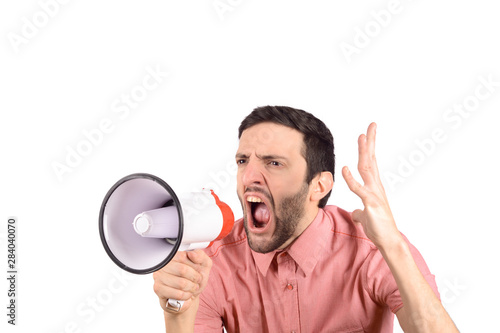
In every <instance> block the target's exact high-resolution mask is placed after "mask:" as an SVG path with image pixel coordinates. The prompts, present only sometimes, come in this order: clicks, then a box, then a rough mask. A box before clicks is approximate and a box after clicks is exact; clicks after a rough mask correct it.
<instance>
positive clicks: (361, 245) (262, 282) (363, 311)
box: [195, 206, 439, 333]
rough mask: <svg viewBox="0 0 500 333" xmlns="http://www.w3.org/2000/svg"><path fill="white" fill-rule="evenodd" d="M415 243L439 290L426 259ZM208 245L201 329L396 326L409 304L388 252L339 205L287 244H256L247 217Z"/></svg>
mask: <svg viewBox="0 0 500 333" xmlns="http://www.w3.org/2000/svg"><path fill="white" fill-rule="evenodd" d="M405 239H406V238H405ZM410 248H411V252H412V255H413V258H414V259H415V261H416V263H417V265H418V267H419V269H420V271H421V272H422V274H423V276H424V277H425V279H426V280H427V282H428V283H429V285H430V286H431V288H432V289H433V290H434V292H435V293H436V295H438V297H439V293H438V291H437V286H436V283H435V280H434V276H433V275H432V274H431V273H430V272H429V269H428V268H427V265H426V264H425V261H424V259H423V258H422V256H421V255H420V253H419V252H418V250H417V249H416V248H415V247H414V246H412V245H411V244H410ZM205 251H206V252H207V254H208V255H209V256H210V257H211V258H212V260H213V267H212V270H211V272H210V277H209V281H208V285H207V287H206V289H205V290H204V291H203V293H202V295H201V296H200V307H199V310H198V313H197V317H196V324H195V332H218V333H220V332H221V331H222V327H225V328H226V330H227V331H228V332H259V333H260V332H270V333H275V332H392V331H393V321H394V313H396V311H398V310H399V309H400V308H401V307H402V306H403V303H402V301H401V296H400V294H399V290H398V288H397V285H396V281H395V280H394V278H393V276H392V274H391V272H390V269H389V267H388V266H387V264H386V262H385V260H384V258H383V257H382V255H381V254H380V252H379V251H378V250H377V248H376V247H375V245H374V244H373V243H372V242H371V241H370V240H369V239H368V238H367V237H366V235H365V234H364V232H363V230H362V228H361V227H356V226H355V225H354V224H353V223H352V222H351V219H350V213H348V212H346V211H344V210H342V209H340V208H338V207H336V206H327V207H325V208H324V209H320V211H319V213H318V215H317V216H316V218H315V219H314V221H313V222H312V223H311V225H310V226H309V227H308V228H307V229H306V230H305V231H304V232H303V233H302V235H300V237H298V238H297V239H296V240H295V242H293V243H292V244H291V245H290V246H289V247H288V248H287V249H285V250H284V251H275V252H272V253H266V254H260V253H256V252H254V251H252V250H251V249H250V248H249V246H248V243H247V238H246V234H245V230H244V228H243V221H242V220H238V221H237V222H236V223H235V226H234V228H233V230H232V231H231V233H230V234H229V235H228V236H227V237H226V238H224V239H222V240H221V241H218V242H216V243H215V244H214V245H213V246H211V247H210V248H208V249H206V250H205Z"/></svg>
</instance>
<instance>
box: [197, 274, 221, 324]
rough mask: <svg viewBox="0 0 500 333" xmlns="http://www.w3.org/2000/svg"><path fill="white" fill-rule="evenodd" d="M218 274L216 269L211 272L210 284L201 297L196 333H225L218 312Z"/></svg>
mask: <svg viewBox="0 0 500 333" xmlns="http://www.w3.org/2000/svg"><path fill="white" fill-rule="evenodd" d="M216 276H217V274H216V272H215V270H214V269H212V271H211V272H210V276H209V278H208V283H207V286H206V287H205V289H204V290H203V292H202V293H201V295H200V305H199V307H198V312H197V313H196V319H195V323H194V331H195V332H196V333H221V332H224V328H223V327H224V324H223V321H222V316H221V314H220V313H219V311H218V310H217V304H216V302H215V300H216V299H217V298H216V297H215V295H216V294H217V290H215V289H216V287H217V283H216V279H217V277H216Z"/></svg>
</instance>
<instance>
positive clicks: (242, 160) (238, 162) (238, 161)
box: [236, 158, 247, 165]
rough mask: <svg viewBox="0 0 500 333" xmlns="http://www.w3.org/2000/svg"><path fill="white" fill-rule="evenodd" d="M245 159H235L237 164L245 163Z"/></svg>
mask: <svg viewBox="0 0 500 333" xmlns="http://www.w3.org/2000/svg"><path fill="white" fill-rule="evenodd" d="M246 161H247V160H246V159H244V158H240V159H237V160H236V164H238V165H241V164H245V163H246Z"/></svg>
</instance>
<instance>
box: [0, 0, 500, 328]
mask: <svg viewBox="0 0 500 333" xmlns="http://www.w3.org/2000/svg"><path fill="white" fill-rule="evenodd" d="M47 3H48V4H50V5H45V6H44V5H43V4H47ZM217 3H219V4H226V6H229V7H226V9H225V11H223V10H221V9H219V11H218V10H217V9H216V8H215V7H214V4H217ZM392 3H394V4H396V5H397V6H396V9H397V10H396V11H394V13H393V14H391V17H390V19H389V18H388V17H387V16H385V17H384V19H385V21H384V22H383V23H384V24H383V25H385V26H383V25H381V24H380V23H377V21H376V19H375V16H377V15H373V14H371V13H372V12H374V13H384V12H383V10H387V9H388V7H390V6H391V5H390V4H391V2H390V1H388V0H386V1H355V2H354V1H290V0H287V1H285V0H282V1H257V0H241V1H236V0H232V1H230V0H222V1H219V2H214V1H213V0H205V1H154V0H145V1H77V0H74V1H68V2H67V3H65V4H62V3H61V4H59V3H58V2H55V1H54V0H53V1H49V0H41V1H15V2H12V1H9V2H8V3H7V2H6V1H5V2H2V4H1V5H0V22H1V23H0V29H1V36H2V39H1V42H0V52H1V53H0V56H1V61H0V85H1V86H0V92H1V98H0V110H1V120H0V123H1V126H2V128H1V131H0V136H1V138H0V145H1V146H0V147H1V151H0V152H1V155H0V156H1V160H0V167H1V172H0V179H1V186H0V199H1V200H0V219H1V220H2V227H1V229H0V236H1V237H0V242H1V244H0V248H1V249H2V250H1V253H2V255H1V258H2V259H1V262H2V263H1V264H0V266H1V267H2V269H3V270H5V272H6V271H7V268H6V262H7V252H6V248H7V240H6V230H7V227H6V224H7V218H8V217H9V216H12V215H13V216H16V217H17V218H18V221H19V225H18V252H17V255H18V269H19V279H18V299H17V301H18V309H17V311H18V317H17V323H18V325H17V326H16V327H12V326H11V325H8V324H7V323H6V322H7V319H8V318H7V317H6V315H5V314H6V312H7V309H6V304H7V301H8V299H7V295H6V294H7V289H8V287H7V281H6V279H5V278H2V282H1V283H0V290H1V292H0V295H2V296H1V299H0V304H2V309H3V310H2V311H1V316H0V318H2V320H1V321H2V323H1V324H0V325H1V327H2V331H4V327H7V328H8V332H15V331H19V332H57V333H59V332H72V331H75V332H110V331H113V332H121V331H123V332H133V331H149V332H161V331H162V330H163V318H162V310H161V308H160V307H159V305H158V302H157V298H156V295H155V294H154V292H153V289H152V285H153V279H152V276H151V275H146V276H136V275H131V274H128V273H123V272H122V271H121V270H120V269H118V268H117V267H116V266H115V265H114V264H113V263H112V261H111V260H110V259H109V258H108V256H107V254H106V253H105V251H104V249H103V247H102V245H101V241H100V238H99V233H98V227H97V220H98V214H99V209H100V205H101V202H102V199H103V197H104V195H105V194H106V192H107V190H108V189H109V188H110V187H111V185H113V184H114V183H115V182H116V181H117V180H118V179H119V178H121V177H123V176H125V175H127V174H130V173H134V172H149V173H153V174H156V175H158V176H160V177H162V178H163V179H165V180H166V181H167V182H168V183H169V184H170V185H171V186H172V187H173V188H174V189H175V190H176V191H179V192H183V191H191V190H195V189H199V188H201V187H203V186H205V185H206V184H212V185H216V186H215V187H216V188H217V189H218V192H219V196H220V197H221V198H222V199H223V200H225V201H226V202H228V203H229V204H230V205H231V207H233V209H234V211H235V212H236V215H237V216H238V217H240V216H241V212H240V206H239V202H238V200H237V197H236V194H235V185H236V183H235V178H234V172H233V171H232V170H233V168H232V163H234V162H233V156H234V153H235V150H236V147H237V127H238V126H239V123H240V121H241V120H242V119H243V118H244V116H246V115H247V114H248V113H249V112H250V111H251V110H252V109H253V108H254V107H256V106H261V105H267V104H271V105H289V106H293V107H297V108H301V109H305V110H307V111H309V112H311V113H313V114H315V115H316V116H317V117H319V118H320V119H322V120H323V121H324V122H325V123H326V124H327V125H328V126H329V127H330V129H331V131H332V133H333V135H334V138H335V145H336V156H337V174H336V184H335V187H334V194H333V195H332V197H331V200H330V203H331V204H335V205H338V206H340V207H343V208H345V209H348V210H353V209H355V208H359V207H361V206H360V205H361V202H360V200H359V199H358V198H357V197H356V196H355V195H354V194H352V193H351V192H350V191H349V190H348V188H347V186H346V185H345V183H344V181H343V179H342V177H341V175H340V169H341V167H342V166H343V165H348V166H350V167H351V169H353V170H355V167H356V163H357V142H356V141H357V137H358V135H359V134H361V133H363V132H364V131H365V130H366V128H367V126H368V124H369V123H370V122H371V121H376V122H377V124H378V131H377V135H378V137H377V157H378V161H379V167H380V172H381V173H382V174H383V181H384V184H385V186H386V190H387V193H388V196H389V199H390V202H391V207H392V209H393V212H394V215H395V217H396V222H397V224H398V226H399V228H400V230H401V231H402V232H403V233H404V234H405V235H406V236H407V237H408V238H409V239H410V241H411V242H412V243H413V244H415V245H416V246H417V248H418V249H419V250H420V252H421V253H422V254H423V256H424V258H425V259H426V261H427V263H428V265H429V267H430V269H431V271H432V272H433V273H434V274H435V275H436V277H437V281H438V284H439V287H440V291H441V296H442V299H443V303H444V305H445V307H446V309H447V310H448V312H449V313H450V315H451V317H452V318H453V320H454V321H455V322H456V324H457V326H458V327H459V328H460V329H461V331H463V332H483V331H489V332H491V331H493V330H494V329H495V328H496V326H497V325H496V322H497V321H496V317H497V316H498V312H499V310H500V308H499V306H498V303H497V302H496V300H497V299H498V298H499V297H500V292H499V290H498V287H497V285H498V283H497V281H498V273H497V272H498V255H499V250H498V245H497V243H498V242H497V237H498V231H499V229H500V227H499V222H500V221H499V218H498V212H497V209H496V208H498V199H499V195H498V188H499V186H500V181H499V177H498V156H497V155H498V143H499V141H498V134H497V128H498V123H499V120H500V116H499V115H498V111H499V107H500V86H499V85H498V82H500V68H499V66H500V65H499V60H498V59H500V46H499V42H500V41H499V39H498V31H500V20H498V8H497V7H498V6H496V5H494V2H493V1H489V0H475V1H430V0H419V1H409V0H401V1H399V2H394V1H393V2H392ZM54 4H57V7H56V6H55V5H54ZM43 7H45V8H46V9H45V11H47V12H49V14H50V15H49V14H46V13H45V12H44V9H43ZM47 8H48V9H47ZM391 8H392V7H391ZM380 17H381V14H380V15H379V19H380ZM382 17H383V15H382ZM30 24H33V26H34V27H35V29H33V27H31V30H30V28H29V25H30ZM35 24H36V25H35ZM365 29H372V30H368V32H369V34H370V35H371V37H370V36H368V37H364V38H363V36H362V35H361V33H360V31H363V30H365ZM23 34H24V35H23ZM343 43H344V44H343ZM356 43H357V44H356ZM346 44H350V45H351V46H352V47H356V45H357V46H359V47H358V48H357V53H353V54H351V56H350V57H346V55H345V54H344V53H343V52H342V49H341V45H344V46H345V45H346ZM348 60H350V61H348ZM147 68H150V69H159V70H160V71H161V72H168V77H165V78H163V80H162V82H161V84H158V86H157V87H156V89H153V90H152V91H148V92H147V96H145V98H144V100H143V101H141V102H140V103H138V104H137V106H136V107H135V108H130V110H129V111H130V112H129V113H128V114H125V111H122V112H121V113H120V112H119V113H116V112H114V111H116V106H117V104H115V103H118V102H119V101H120V99H121V98H122V96H123V95H126V94H128V95H130V94H131V93H132V91H135V92H136V93H137V92H138V91H139V90H138V89H140V85H141V84H142V82H143V79H144V78H145V77H146V76H147V75H148V72H147ZM480 77H483V78H484V79H487V78H488V77H489V78H490V80H491V81H493V82H496V86H492V87H490V88H491V91H490V92H489V94H488V96H487V97H485V98H483V99H482V100H480V101H479V103H478V105H473V104H471V105H472V106H473V108H474V110H473V111H472V112H470V113H469V114H468V115H467V116H466V117H461V118H459V119H458V118H454V119H455V120H454V121H453V122H452V121H451V120H450V119H448V120H446V119H445V118H444V117H445V116H446V115H448V116H451V115H452V114H448V113H447V112H448V111H447V110H448V109H450V108H453V106H454V105H460V104H462V103H464V101H469V102H470V103H473V102H474V98H475V97H474V96H475V93H476V91H477V90H476V89H479V91H480V92H482V93H483V95H481V96H483V97H484V96H485V94H486V93H487V92H488V90H486V88H484V87H482V88H478V87H479V86H481V81H480ZM150 82H152V81H150ZM138 87H139V88H138ZM134 89H135V90H134ZM476 101H478V100H477V99H476ZM121 105H122V106H123V105H124V104H121ZM122 110H123V109H122ZM453 115H454V116H455V117H457V114H453ZM105 119H109V121H111V123H112V129H111V130H108V132H109V133H105V134H103V135H102V137H99V135H97V134H95V136H94V141H95V144H92V145H91V146H89V145H88V139H87V138H86V136H85V134H84V133H85V132H87V133H95V132H92V131H93V130H95V129H96V128H98V127H99V124H100V123H101V121H103V120H105ZM459 121H460V122H459ZM435 129H441V131H442V133H443V137H444V139H443V137H442V140H441V142H438V143H434V144H433V145H431V144H429V143H428V140H430V139H431V138H432V132H433V131H434V130H435ZM86 140H87V143H85V141H86ZM426 140H427V141H426ZM416 142H427V146H424V147H427V148H426V151H425V152H423V151H422V148H419V146H418V145H417V143H416ZM78 147H80V150H82V149H83V151H84V152H85V153H86V156H83V157H81V159H80V160H78V161H76V160H74V161H73V162H74V167H71V168H70V167H68V169H64V170H65V171H64V173H63V174H62V175H61V172H59V176H60V177H58V175H57V172H56V171H55V169H54V165H57V163H60V164H59V165H63V164H64V165H67V162H66V159H67V158H68V154H70V153H69V151H70V150H71V149H73V150H76V149H77V148H78ZM85 149H87V150H85ZM424 150H425V149H424ZM424 153H425V154H424ZM403 160H404V161H407V162H406V163H410V162H408V161H410V160H411V161H413V162H412V163H413V165H411V164H405V162H402V161H403ZM388 173H390V174H392V175H393V176H395V175H397V176H399V177H400V178H398V181H397V182H396V183H393V184H392V185H391V184H390V182H391V181H390V180H389V178H387V174H388ZM59 178H60V179H59ZM358 179H359V177H358ZM393 181H394V178H393ZM2 276H3V275H2ZM117 276H120V278H117ZM93 302H94V303H93ZM92 304H93V305H92ZM396 326H397V324H396ZM397 330H399V328H398V329H397Z"/></svg>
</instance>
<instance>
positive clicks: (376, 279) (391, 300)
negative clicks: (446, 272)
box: [363, 235, 440, 313]
mask: <svg viewBox="0 0 500 333" xmlns="http://www.w3.org/2000/svg"><path fill="white" fill-rule="evenodd" d="M403 238H404V240H405V241H406V242H407V244H408V245H409V248H410V252H411V254H412V256H413V260H415V263H416V264H417V267H418V269H419V270H420V273H422V275H423V277H424V279H425V280H426V281H427V283H428V284H429V286H430V287H431V289H432V291H434V294H435V295H436V296H437V297H438V299H440V296H439V291H438V288H437V285H436V280H435V277H434V275H433V274H432V273H431V272H430V270H429V268H428V267H427V264H426V263H425V260H424V258H423V257H422V255H421V254H420V252H419V251H418V250H417V248H415V246H413V245H412V244H411V243H410V242H409V241H408V239H407V238H406V237H405V236H404V235H403ZM363 266H364V267H363V269H364V272H363V275H364V280H365V283H364V287H365V290H367V292H368V294H369V295H370V297H371V298H372V299H373V300H374V301H375V302H377V303H379V304H386V305H387V306H388V307H389V309H390V310H391V311H392V312H393V313H396V312H397V311H398V310H399V309H401V308H402V307H403V301H402V299H401V294H400V293H399V289H398V286H397V284H396V280H395V279H394V276H393V275H392V272H391V270H390V268H389V266H388V265H387V263H386V261H385V259H384V257H383V256H382V254H381V253H380V251H378V250H377V249H375V250H373V251H372V253H370V255H369V256H368V258H367V260H366V262H365V264H364V265H363Z"/></svg>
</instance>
